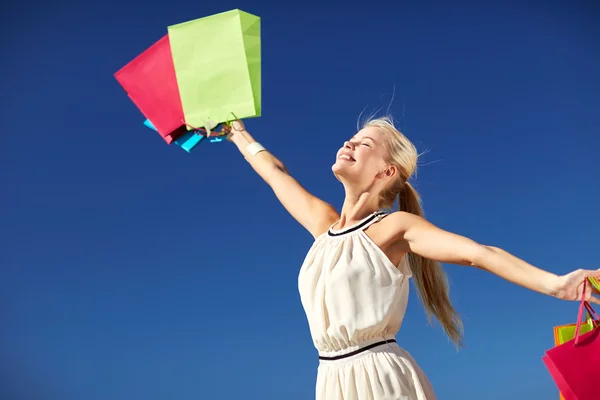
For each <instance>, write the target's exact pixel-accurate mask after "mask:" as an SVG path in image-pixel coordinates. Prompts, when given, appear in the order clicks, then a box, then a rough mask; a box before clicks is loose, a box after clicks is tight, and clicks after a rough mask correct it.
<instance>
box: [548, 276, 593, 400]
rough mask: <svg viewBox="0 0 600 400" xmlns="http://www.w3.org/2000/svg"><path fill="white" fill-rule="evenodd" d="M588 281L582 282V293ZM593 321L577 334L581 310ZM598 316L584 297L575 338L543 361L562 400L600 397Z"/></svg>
mask: <svg viewBox="0 0 600 400" xmlns="http://www.w3.org/2000/svg"><path fill="white" fill-rule="evenodd" d="M586 285H587V280H586V281H585V282H584V286H583V292H584V293H585V289H586ZM584 308H585V309H587V310H588V312H589V313H590V315H591V316H592V319H593V321H594V326H595V327H594V329H593V330H591V331H590V332H588V333H586V334H583V335H580V330H581V319H582V316H583V309H584ZM597 320H598V315H597V314H596V312H595V311H594V309H593V308H592V306H591V305H590V304H589V303H588V302H586V301H585V300H584V299H583V298H582V299H581V304H580V305H579V313H578V316H577V327H576V329H575V338H574V339H573V340H569V341H568V342H565V343H563V344H561V345H559V346H556V347H554V348H552V349H550V350H547V351H546V355H545V356H544V357H543V358H542V360H543V361H544V363H545V364H546V367H547V368H548V371H549V372H550V375H552V378H553V379H554V382H555V383H556V386H557V387H558V389H559V390H560V392H561V393H562V396H563V397H564V399H565V400H598V399H599V398H600V388H599V387H598V382H599V381H600V328H599V327H598V323H597V322H596V321H597Z"/></svg>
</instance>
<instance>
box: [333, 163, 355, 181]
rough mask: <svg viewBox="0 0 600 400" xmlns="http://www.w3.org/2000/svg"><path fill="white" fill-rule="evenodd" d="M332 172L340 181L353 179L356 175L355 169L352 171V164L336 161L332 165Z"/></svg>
mask: <svg viewBox="0 0 600 400" xmlns="http://www.w3.org/2000/svg"><path fill="white" fill-rule="evenodd" d="M331 172H333V175H335V177H336V178H337V180H338V181H340V182H341V181H342V180H344V181H348V180H352V176H353V175H356V173H355V172H354V171H352V166H351V165H344V164H343V163H339V162H336V163H335V164H333V165H332V166H331Z"/></svg>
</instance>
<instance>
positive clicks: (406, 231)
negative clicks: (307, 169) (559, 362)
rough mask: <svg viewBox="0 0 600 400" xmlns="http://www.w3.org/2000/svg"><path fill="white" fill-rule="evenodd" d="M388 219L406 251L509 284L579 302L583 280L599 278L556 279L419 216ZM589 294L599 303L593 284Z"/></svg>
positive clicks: (582, 273)
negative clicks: (482, 272)
mask: <svg viewBox="0 0 600 400" xmlns="http://www.w3.org/2000/svg"><path fill="white" fill-rule="evenodd" d="M389 217H392V221H390V222H388V223H389V224H390V225H392V223H393V225H392V226H394V227H395V229H397V230H398V231H397V235H398V237H399V238H401V242H402V243H403V245H404V247H405V250H406V251H407V252H411V253H415V254H418V255H420V256H423V257H425V258H429V259H432V260H436V261H440V262H444V263H449V264H458V265H467V266H473V267H477V268H481V269H483V270H486V271H489V272H491V273H493V274H495V275H498V276H499V277H501V278H504V279H506V280H507V281H509V282H512V283H515V284H517V285H520V286H523V287H526V288H528V289H531V290H534V291H536V292H539V293H543V294H547V295H549V296H553V297H557V298H561V299H565V300H580V299H581V294H582V291H583V281H584V280H585V279H587V278H588V277H599V278H600V269H599V270H597V271H591V270H577V271H573V272H571V273H570V274H567V275H564V276H557V275H556V274H553V273H551V272H548V271H545V270H543V269H540V268H537V267H535V266H533V265H531V264H529V263H527V262H525V261H523V260H521V259H520V258H518V257H515V256H514V255H512V254H510V253H509V252H507V251H505V250H502V249H500V248H498V247H494V246H485V245H482V244H479V243H477V242H475V241H473V240H471V239H469V238H466V237H464V236H461V235H457V234H455V233H452V232H448V231H445V230H443V229H440V228H438V227H437V226H435V225H433V224H432V223H430V222H428V221H426V220H425V219H423V218H421V217H419V216H417V215H414V214H409V213H405V212H398V213H394V214H392V215H390V216H389ZM386 219H387V218H386ZM586 292H587V293H586V300H588V301H591V302H594V303H597V304H600V300H599V299H598V298H595V297H593V296H592V293H595V294H599V293H598V292H597V291H596V290H594V289H592V288H591V285H588V288H587V290H586Z"/></svg>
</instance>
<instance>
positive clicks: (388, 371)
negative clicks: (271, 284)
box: [298, 212, 435, 400]
mask: <svg viewBox="0 0 600 400" xmlns="http://www.w3.org/2000/svg"><path fill="white" fill-rule="evenodd" d="M385 216H386V214H385V213H383V212H376V213H373V214H371V215H369V216H368V217H366V218H364V219H363V220H361V221H359V222H358V223H356V224H353V225H352V226H348V227H345V228H343V229H337V230H336V229H333V226H334V225H335V224H334V225H332V226H331V227H330V228H329V229H328V231H327V232H325V233H323V234H322V235H320V236H319V237H318V238H317V239H316V240H315V242H314V243H313V245H312V246H311V248H310V250H309V251H308V254H307V255H306V258H305V260H304V263H303V264H302V267H301V268H300V272H299V275H298V289H299V292H300V299H301V302H302V306H303V308H304V311H305V313H306V317H307V320H308V325H309V328H310V333H311V336H312V339H313V344H314V346H315V347H316V349H317V351H318V353H319V366H318V369H317V382H316V393H315V394H316V399H317V400H384V399H385V400H434V399H435V394H434V391H433V388H432V387H431V384H430V382H429V380H428V378H427V377H426V376H425V374H424V373H423V371H422V370H421V369H420V368H419V366H418V365H417V363H416V362H415V360H414V359H413V358H412V356H411V355H410V354H409V353H408V352H407V351H405V350H404V349H402V348H401V347H400V346H398V345H397V343H396V342H395V336H396V334H397V333H398V331H399V330H400V326H401V325H402V320H403V318H404V314H405V312H406V306H407V303H408V293H409V278H410V277H411V276H412V273H411V271H410V266H409V263H408V259H407V257H404V258H403V260H402V261H401V262H400V264H399V265H398V266H395V265H393V264H392V262H391V261H390V260H389V258H388V257H387V256H386V255H385V253H384V252H383V251H382V250H381V249H380V248H379V247H378V246H377V245H376V244H375V243H374V242H373V241H372V240H371V238H370V237H369V236H368V235H367V234H366V233H365V232H364V230H365V229H366V228H368V227H369V226H371V225H372V224H374V223H376V222H378V221H380V220H381V219H382V218H383V217H385Z"/></svg>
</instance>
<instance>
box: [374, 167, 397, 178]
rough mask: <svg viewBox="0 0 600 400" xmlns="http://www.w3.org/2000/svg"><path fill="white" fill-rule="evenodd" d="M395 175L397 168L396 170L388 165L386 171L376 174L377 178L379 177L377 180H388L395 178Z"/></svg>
mask: <svg viewBox="0 0 600 400" xmlns="http://www.w3.org/2000/svg"><path fill="white" fill-rule="evenodd" d="M397 173H398V168H396V167H395V166H393V165H388V166H387V167H386V169H384V170H383V171H381V172H379V173H378V174H377V176H379V178H385V179H390V178H393V177H394V176H396V174H397Z"/></svg>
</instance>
